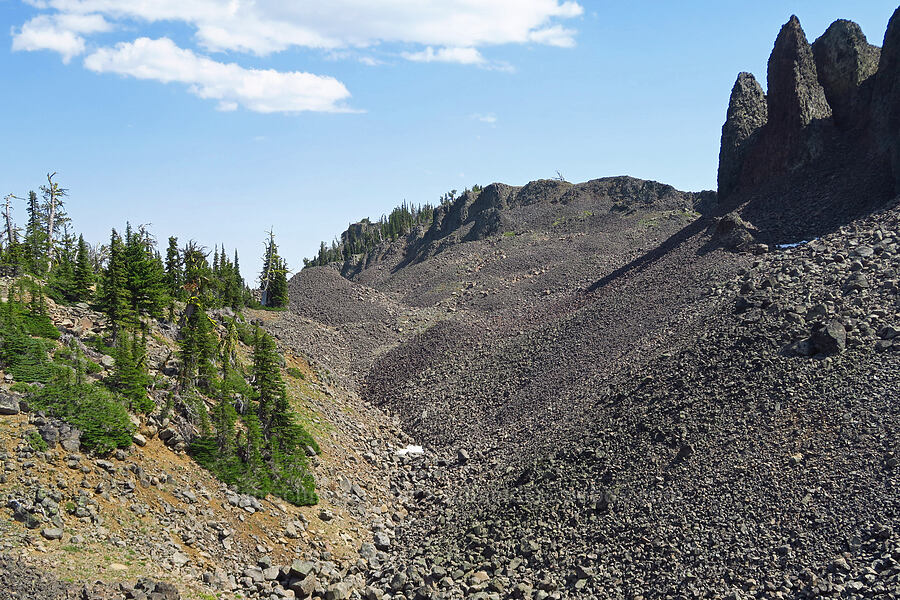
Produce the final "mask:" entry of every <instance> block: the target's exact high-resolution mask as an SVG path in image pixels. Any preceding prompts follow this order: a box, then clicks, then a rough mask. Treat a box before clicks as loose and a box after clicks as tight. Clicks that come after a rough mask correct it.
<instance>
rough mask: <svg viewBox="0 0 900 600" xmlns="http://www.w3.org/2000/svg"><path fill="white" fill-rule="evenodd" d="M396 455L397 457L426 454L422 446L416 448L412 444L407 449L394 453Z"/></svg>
mask: <svg viewBox="0 0 900 600" xmlns="http://www.w3.org/2000/svg"><path fill="white" fill-rule="evenodd" d="M394 454H396V455H397V456H406V455H409V456H419V455H420V454H425V449H424V448H422V446H415V445H413V444H410V445H409V446H407V447H406V448H401V449H400V450H397V451H396V452H394Z"/></svg>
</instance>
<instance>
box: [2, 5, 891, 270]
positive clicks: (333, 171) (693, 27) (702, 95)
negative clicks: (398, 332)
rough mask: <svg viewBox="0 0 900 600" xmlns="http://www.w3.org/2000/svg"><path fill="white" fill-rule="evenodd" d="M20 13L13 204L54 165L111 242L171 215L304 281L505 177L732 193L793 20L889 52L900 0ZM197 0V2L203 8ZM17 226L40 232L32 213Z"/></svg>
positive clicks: (174, 226) (6, 114)
mask: <svg viewBox="0 0 900 600" xmlns="http://www.w3.org/2000/svg"><path fill="white" fill-rule="evenodd" d="M288 4H289V3H284V2H280V1H277V0H257V2H255V3H248V2H246V1H240V0H230V1H228V0H224V1H222V0H191V1H189V2H185V1H176V0H155V1H154V2H149V3H148V2H141V1H139V0H29V1H28V2H23V1H20V0H0V22H2V23H3V24H4V25H6V27H5V28H3V30H2V35H3V36H4V39H2V40H0V57H2V58H0V87H2V89H3V94H2V95H0V125H2V131H3V142H4V144H3V150H2V155H0V157H2V160H0V192H2V195H6V194H7V193H15V194H17V195H20V196H23V195H25V194H26V193H27V191H28V190H29V189H37V188H38V186H40V185H41V183H42V181H43V179H44V177H45V174H46V173H47V172H48V171H58V172H59V175H58V176H57V180H58V181H59V182H60V183H61V184H62V185H63V186H64V187H67V188H69V189H70V197H69V200H68V211H69V215H70V216H71V217H72V219H73V221H74V225H75V228H76V229H77V230H79V231H82V232H84V233H85V235H86V237H87V238H88V239H89V240H91V241H100V240H104V239H106V238H107V237H108V234H109V229H110V228H111V227H119V228H120V227H122V226H123V225H124V222H125V221H126V220H130V221H131V222H132V223H133V224H143V223H152V224H153V227H152V230H153V232H154V233H155V234H156V235H157V236H158V238H159V239H160V240H161V241H162V242H163V243H164V240H165V238H166V237H168V236H169V235H173V234H174V235H178V236H179V238H180V239H181V240H182V241H184V240H186V239H188V238H193V239H196V240H197V241H200V242H201V243H203V244H205V245H207V246H208V247H212V246H213V245H214V244H217V243H225V244H226V245H227V247H228V248H229V250H232V249H234V248H235V247H237V248H238V250H239V251H240V253H241V259H242V263H243V270H244V274H245V276H248V278H249V277H253V276H255V269H256V266H257V263H258V260H259V256H260V255H261V253H262V241H263V239H264V236H265V231H266V230H267V229H268V228H269V227H274V229H275V233H276V238H277V240H278V242H279V245H280V247H281V249H282V253H283V254H284V256H285V257H286V258H287V259H288V261H289V264H290V266H291V267H293V268H295V269H296V268H299V267H300V266H301V265H302V257H303V256H311V255H312V254H313V253H314V252H315V250H316V248H317V247H318V243H319V241H320V240H322V239H326V240H330V239H331V238H332V237H333V236H334V235H336V234H338V233H339V232H340V231H342V230H343V229H344V228H345V227H346V226H347V223H348V222H350V221H354V220H358V219H359V218H362V217H365V216H370V217H375V218H377V217H378V216H380V215H381V214H382V213H384V212H387V211H389V210H390V209H391V207H393V206H394V205H396V204H398V203H400V202H401V201H403V200H408V201H411V202H414V203H420V202H434V201H436V200H437V199H438V197H439V196H440V195H441V194H442V193H443V192H445V191H448V190H450V189H457V190H462V189H464V188H466V187H470V186H471V185H472V184H475V183H477V184H481V185H486V184H488V183H491V182H494V181H502V182H505V183H510V184H517V185H520V184H524V183H526V182H528V181H530V180H533V179H538V178H545V177H553V176H555V175H556V171H557V170H559V171H560V172H561V173H562V174H563V175H564V176H565V177H566V179H568V180H569V181H573V182H577V181H584V180H588V179H593V178H596V177H603V176H610V175H621V174H627V175H632V176H635V177H641V178H647V179H655V180H658V181H663V182H666V183H670V184H672V185H674V186H676V187H678V188H680V189H686V190H700V189H711V188H714V187H715V181H716V164H717V157H718V144H719V135H720V131H721V126H722V122H723V120H724V116H725V110H726V105H727V101H728V94H729V92H730V89H731V86H732V84H733V82H734V79H735V76H736V75H737V73H738V72H739V71H751V72H753V73H754V74H755V75H757V77H758V78H760V79H761V81H762V82H763V84H764V85H765V83H764V79H765V65H766V60H767V58H768V55H769V52H770V51H771V48H772V44H773V42H774V39H775V36H776V34H777V33H778V30H779V28H780V26H781V25H782V24H783V23H784V22H785V21H787V19H788V18H789V17H790V15H791V14H792V13H796V14H797V15H798V16H799V18H800V21H801V23H802V24H803V26H804V29H805V30H806V33H807V36H808V37H809V38H810V41H812V40H813V39H815V38H816V37H817V36H818V35H820V34H821V33H822V32H823V31H824V30H825V28H826V27H827V26H828V24H829V23H831V22H832V21H833V20H835V19H837V18H848V19H852V20H854V21H856V22H858V23H859V24H860V25H861V26H862V28H863V31H864V32H865V33H866V35H867V36H868V38H869V41H870V42H872V43H875V44H878V45H880V44H881V42H882V39H883V36H884V30H885V27H886V25H887V21H888V19H889V18H890V16H891V14H892V12H893V11H894V9H896V8H897V4H896V0H894V1H893V2H887V1H881V0H867V1H866V2H862V3H848V2H837V1H830V0H807V1H793V2H790V1H789V2H785V1H774V0H770V1H760V2H753V3H746V2H740V3H739V2H721V1H715V2H714V1H703V2H699V1H698V2H687V1H686V2H678V3H671V2H659V1H657V2H639V1H635V2H629V3H623V2H599V1H588V0H578V1H577V2H575V1H572V0H481V1H479V2H472V1H471V0H445V1H443V2H421V1H415V0H383V1H381V2H374V1H371V0H370V1H365V0H330V1H329V2H327V3H325V2H306V3H296V4H298V5H303V4H305V5H307V7H301V8H293V9H291V8H285V7H286V6H287V5H288ZM185 7H187V8H185ZM16 216H17V217H18V219H19V220H20V221H22V220H24V207H23V206H19V207H17V211H16Z"/></svg>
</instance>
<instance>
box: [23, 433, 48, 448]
mask: <svg viewBox="0 0 900 600" xmlns="http://www.w3.org/2000/svg"><path fill="white" fill-rule="evenodd" d="M25 441H27V442H28V445H29V446H31V448H32V449H33V450H34V451H35V452H46V451H47V447H48V446H47V440H45V439H44V438H43V437H41V434H40V433H38V432H37V431H29V432H28V433H27V434H25Z"/></svg>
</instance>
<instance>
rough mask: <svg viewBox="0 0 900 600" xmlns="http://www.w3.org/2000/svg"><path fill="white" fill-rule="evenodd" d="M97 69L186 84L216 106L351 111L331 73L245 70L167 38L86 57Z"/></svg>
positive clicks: (268, 110) (128, 44)
mask: <svg viewBox="0 0 900 600" xmlns="http://www.w3.org/2000/svg"><path fill="white" fill-rule="evenodd" d="M84 66H85V67H87V68H88V69H90V70H91V71H96V72H98V73H118V74H120V75H127V76H130V77H135V78H137V79H150V80H154V81H159V82H162V83H182V84H186V85H188V86H189V88H188V89H189V90H190V91H191V93H193V94H195V95H197V96H199V97H200V98H206V99H212V100H218V101H219V102H218V107H217V108H218V109H219V110H223V111H230V110H236V109H237V108H238V106H239V105H240V106H243V107H245V108H247V109H249V110H252V111H256V112H261V113H273V112H288V113H293V112H302V111H323V112H347V111H348V109H347V108H346V107H344V106H343V105H342V104H341V103H342V102H343V101H344V100H347V99H348V98H349V97H350V92H349V91H347V88H346V87H345V86H344V84H343V83H341V82H340V81H338V80H337V79H334V78H333V77H325V76H321V75H313V74H311V73H301V72H297V71H292V72H287V73H284V72H279V71H274V70H272V69H246V68H244V67H241V66H239V65H237V64H234V63H221V62H217V61H215V60H212V59H210V58H208V57H205V56H199V55H197V54H195V53H194V52H192V51H191V50H186V49H183V48H179V47H178V46H176V45H175V43H174V42H173V41H172V40H170V39H168V38H160V39H155V40H153V39H150V38H145V37H144V38H138V39H136V40H135V41H134V42H122V43H119V44H117V45H116V46H115V47H113V48H100V49H99V50H96V51H95V52H93V53H92V54H90V55H88V56H87V57H86V58H85V59H84Z"/></svg>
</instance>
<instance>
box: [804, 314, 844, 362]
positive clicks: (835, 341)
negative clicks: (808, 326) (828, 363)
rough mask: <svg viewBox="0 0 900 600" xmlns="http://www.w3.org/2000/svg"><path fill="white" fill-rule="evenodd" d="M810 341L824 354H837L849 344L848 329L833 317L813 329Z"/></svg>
mask: <svg viewBox="0 0 900 600" xmlns="http://www.w3.org/2000/svg"><path fill="white" fill-rule="evenodd" d="M810 341H811V343H812V345H813V347H814V348H815V349H816V350H817V351H819V352H821V353H822V354H837V353H839V352H843V351H844V348H846V346H847V330H846V329H844V325H843V324H842V323H841V322H840V321H838V320H837V319H831V320H830V321H827V322H826V323H824V324H823V325H821V326H820V327H818V328H816V330H815V331H813V334H812V337H811V338H810Z"/></svg>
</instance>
